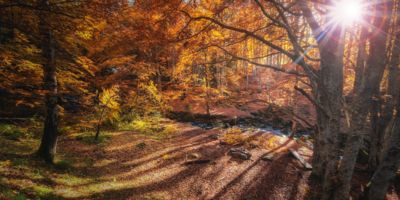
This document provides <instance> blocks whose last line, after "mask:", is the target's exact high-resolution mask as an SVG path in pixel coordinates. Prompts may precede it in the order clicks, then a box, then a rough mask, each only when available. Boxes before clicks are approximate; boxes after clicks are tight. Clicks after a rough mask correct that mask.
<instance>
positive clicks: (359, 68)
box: [353, 26, 368, 94]
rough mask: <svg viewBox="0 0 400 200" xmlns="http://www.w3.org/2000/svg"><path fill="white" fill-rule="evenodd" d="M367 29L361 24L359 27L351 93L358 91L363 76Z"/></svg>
mask: <svg viewBox="0 0 400 200" xmlns="http://www.w3.org/2000/svg"><path fill="white" fill-rule="evenodd" d="M367 36H368V29H367V27H365V26H363V27H362V28H361V33H360V39H359V43H358V53H357V61H356V69H355V75H354V76H355V80H354V88H353V93H354V94H356V93H358V92H359V91H360V88H361V83H362V80H363V77H364V70H365V60H366V45H367Z"/></svg>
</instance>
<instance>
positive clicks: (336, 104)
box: [313, 27, 344, 199]
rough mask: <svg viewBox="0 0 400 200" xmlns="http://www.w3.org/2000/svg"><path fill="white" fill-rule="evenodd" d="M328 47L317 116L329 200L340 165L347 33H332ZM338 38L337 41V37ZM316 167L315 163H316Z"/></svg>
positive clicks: (323, 55)
mask: <svg viewBox="0 0 400 200" xmlns="http://www.w3.org/2000/svg"><path fill="white" fill-rule="evenodd" d="M331 31H332V33H330V34H329V35H328V36H326V37H325V38H324V40H326V43H325V45H324V46H323V47H322V49H320V54H321V71H320V80H319V82H318V98H317V99H318V102H319V103H320V105H321V107H322V109H323V110H321V111H319V112H317V113H318V118H319V119H320V120H319V123H320V124H318V125H319V127H318V129H319V139H318V140H317V141H318V142H320V143H319V144H318V145H317V146H318V147H319V149H317V150H316V151H320V158H322V159H321V160H322V162H321V163H322V164H321V165H322V169H323V171H322V172H320V173H322V175H323V182H322V183H323V184H322V187H323V196H322V199H330V197H331V196H332V195H333V194H332V192H333V190H332V189H333V188H335V185H336V175H337V166H338V163H339V145H338V144H339V139H338V136H339V132H340V119H341V110H342V103H341V102H342V95H343V54H344V33H343V32H342V30H341V28H340V27H336V28H334V29H333V30H331ZM338 36H339V38H334V37H338ZM313 163H315V162H313Z"/></svg>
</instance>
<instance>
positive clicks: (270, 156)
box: [261, 154, 274, 161]
mask: <svg viewBox="0 0 400 200" xmlns="http://www.w3.org/2000/svg"><path fill="white" fill-rule="evenodd" d="M273 159H274V155H273V154H267V155H265V156H263V157H261V160H263V161H272V160H273Z"/></svg>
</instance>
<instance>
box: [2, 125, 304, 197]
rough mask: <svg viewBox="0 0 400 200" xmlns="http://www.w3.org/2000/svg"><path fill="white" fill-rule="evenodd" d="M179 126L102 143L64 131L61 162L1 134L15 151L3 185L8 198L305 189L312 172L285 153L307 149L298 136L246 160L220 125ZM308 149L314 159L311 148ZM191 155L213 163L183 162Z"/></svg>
mask: <svg viewBox="0 0 400 200" xmlns="http://www.w3.org/2000/svg"><path fill="white" fill-rule="evenodd" d="M176 125H177V126H178V128H179V132H178V133H176V134H174V135H173V136H172V137H169V138H167V139H158V138H153V137H149V136H147V135H143V134H137V133H134V132H130V131H126V132H118V133H112V137H111V138H110V139H109V140H107V141H106V142H104V143H103V144H101V145H96V144H92V145H89V144H86V143H84V142H82V141H80V140H77V139H76V138H73V137H64V138H62V140H61V141H60V143H59V149H58V151H59V152H60V153H66V152H68V153H66V154H64V155H63V159H64V160H62V161H59V162H58V163H59V164H58V165H56V166H55V167H46V166H45V165H44V164H43V163H41V162H40V161H37V160H35V159H34V158H32V157H31V156H30V155H29V154H30V153H32V152H31V151H32V150H33V149H34V148H32V149H30V148H29V147H32V145H26V146H25V145H24V142H28V141H18V142H14V141H13V142H10V141H4V140H2V144H1V145H2V150H4V149H5V147H7V149H14V150H15V152H14V153H16V154H14V155H11V154H8V155H7V154H5V152H3V151H2V152H1V153H2V157H1V165H0V174H1V177H2V178H1V179H0V185H1V187H2V188H3V189H4V190H3V191H6V190H5V189H6V188H7V189H8V190H9V191H7V192H8V194H4V196H3V197H4V198H5V197H6V195H12V194H13V192H14V193H15V191H23V192H24V193H25V195H27V196H26V197H28V198H29V197H31V198H33V197H41V198H42V199H57V198H58V199H64V198H68V199H304V197H305V196H306V195H307V193H308V186H307V185H308V184H307V180H308V177H309V175H310V172H309V171H305V170H303V168H302V165H301V164H300V163H298V161H296V159H295V158H293V157H291V156H290V155H289V154H288V153H287V149H288V148H289V147H291V148H294V149H299V148H300V147H301V145H298V144H297V142H295V141H293V140H290V139H288V138H281V137H279V138H278V139H276V140H273V141H274V143H275V144H272V145H271V146H275V148H273V149H264V148H254V149H252V150H250V152H251V154H252V157H251V159H250V160H240V159H236V158H233V157H231V156H229V155H228V151H229V149H230V148H232V146H231V145H227V144H220V140H219V139H216V138H214V137H210V136H211V135H216V134H221V133H222V132H223V130H222V129H212V130H203V129H201V128H198V127H193V126H191V125H190V124H188V123H176ZM246 134H247V133H246ZM248 134H250V135H252V136H253V138H254V137H259V136H260V135H261V134H263V136H264V138H265V139H267V138H268V137H278V136H274V135H272V134H270V135H269V136H268V137H266V135H268V133H248ZM12 145H16V146H14V147H11V146H12ZM24 146H25V147H27V148H26V149H24ZM8 151H10V150H8ZM300 152H302V151H300ZM304 152H307V153H308V155H304V156H305V157H306V158H309V156H310V151H304ZM193 153H196V155H200V156H201V158H202V159H208V160H210V162H209V163H204V164H189V165H186V164H184V162H185V161H187V159H188V156H189V157H190V155H192V154H193ZM266 154H270V155H273V161H264V160H262V159H261V157H262V156H263V155H266Z"/></svg>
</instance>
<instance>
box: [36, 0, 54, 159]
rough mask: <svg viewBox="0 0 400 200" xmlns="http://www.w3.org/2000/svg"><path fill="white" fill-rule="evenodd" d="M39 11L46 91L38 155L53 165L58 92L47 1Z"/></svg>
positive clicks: (41, 5)
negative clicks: (44, 112)
mask: <svg viewBox="0 0 400 200" xmlns="http://www.w3.org/2000/svg"><path fill="white" fill-rule="evenodd" d="M39 6H40V8H41V10H43V11H40V13H39V18H40V22H39V29H40V34H41V50H42V56H43V58H44V59H45V63H44V64H43V71H44V80H43V81H44V86H43V87H44V89H45V91H46V96H45V106H46V117H45V122H44V131H43V136H42V140H41V144H40V147H39V150H38V152H37V153H38V155H39V157H41V158H42V159H44V160H45V161H46V162H47V163H53V159H54V155H55V153H56V146H57V136H58V130H57V128H58V110H57V105H58V91H57V77H56V65H55V48H54V39H53V33H52V30H51V28H50V26H49V24H48V23H49V20H48V16H47V13H48V12H46V11H50V5H49V2H48V0H42V1H40V4H39Z"/></svg>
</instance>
